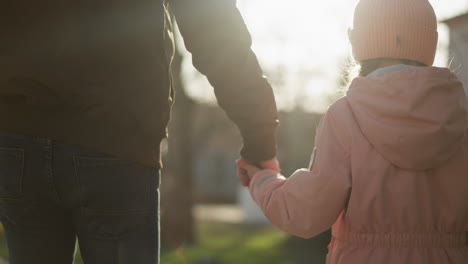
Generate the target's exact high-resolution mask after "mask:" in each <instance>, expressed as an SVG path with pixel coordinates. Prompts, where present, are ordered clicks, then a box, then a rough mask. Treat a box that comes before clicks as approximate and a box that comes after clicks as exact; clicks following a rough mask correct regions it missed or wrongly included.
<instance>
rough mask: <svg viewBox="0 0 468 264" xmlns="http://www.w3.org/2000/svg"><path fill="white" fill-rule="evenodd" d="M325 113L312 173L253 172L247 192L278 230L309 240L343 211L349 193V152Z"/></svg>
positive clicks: (328, 225)
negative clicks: (288, 175)
mask: <svg viewBox="0 0 468 264" xmlns="http://www.w3.org/2000/svg"><path fill="white" fill-rule="evenodd" d="M333 123H334V121H333V119H332V118H331V116H330V114H327V115H326V116H325V117H324V118H323V120H322V122H321V125H320V127H319V131H318V135H317V144H316V147H317V154H316V155H317V156H316V159H315V163H314V165H313V167H312V169H311V170H308V169H300V170H297V171H296V172H295V173H294V174H293V175H292V176H290V177H289V178H288V179H286V178H285V177H283V176H282V175H279V174H277V173H276V172H274V171H272V170H261V171H259V172H258V173H256V174H255V175H254V177H253V179H252V181H251V184H250V187H249V188H250V193H251V195H252V197H253V198H254V200H255V201H256V203H257V204H258V206H259V207H260V208H261V210H262V211H263V213H264V214H265V216H266V217H267V218H268V219H269V220H270V221H271V222H272V223H273V224H274V225H275V226H276V227H278V228H279V229H281V230H283V231H285V232H288V233H290V234H293V235H296V236H299V237H303V238H310V237H313V236H316V235H318V234H320V233H322V232H324V231H326V230H327V229H329V228H330V227H331V226H332V225H333V224H334V222H335V221H336V219H337V218H338V216H339V215H340V213H341V212H342V211H343V210H344V209H345V207H346V204H347V201H348V198H349V195H350V190H351V172H350V171H351V169H350V161H349V155H348V154H347V153H349V152H348V150H347V149H346V147H345V146H344V145H343V141H342V140H343V139H340V138H338V137H337V134H336V128H335V126H334V124H333Z"/></svg>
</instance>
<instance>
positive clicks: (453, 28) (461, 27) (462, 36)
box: [443, 13, 468, 94]
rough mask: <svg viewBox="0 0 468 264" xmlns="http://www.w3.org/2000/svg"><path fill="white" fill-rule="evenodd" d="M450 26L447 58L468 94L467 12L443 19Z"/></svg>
mask: <svg viewBox="0 0 468 264" xmlns="http://www.w3.org/2000/svg"><path fill="white" fill-rule="evenodd" d="M443 22H444V23H445V24H446V25H447V26H448V27H449V28H450V46H449V58H450V68H451V69H452V70H454V71H455V72H456V73H457V74H458V77H459V78H460V80H461V81H462V83H463V85H464V86H465V91H466V92H467V94H468V13H466V14H463V15H459V16H457V17H454V18H451V19H448V20H445V21H443Z"/></svg>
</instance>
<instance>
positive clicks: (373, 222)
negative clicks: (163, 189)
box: [319, 65, 468, 264]
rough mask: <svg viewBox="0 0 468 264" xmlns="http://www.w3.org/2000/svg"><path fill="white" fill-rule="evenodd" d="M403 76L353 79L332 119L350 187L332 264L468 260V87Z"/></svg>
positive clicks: (426, 72) (421, 73) (416, 74)
mask: <svg viewBox="0 0 468 264" xmlns="http://www.w3.org/2000/svg"><path fill="white" fill-rule="evenodd" d="M402 67H405V66H402V65H397V66H393V67H390V68H393V71H396V72H391V73H385V74H381V75H374V76H369V77H366V78H357V79H355V80H354V81H353V83H352V85H351V87H350V89H349V91H348V94H347V96H346V97H345V98H343V99H341V100H340V101H338V102H337V103H335V105H334V106H332V108H331V109H330V111H329V114H331V115H333V119H334V120H335V122H334V124H336V125H337V126H338V127H335V129H334V130H335V131H336V132H337V136H338V137H342V138H345V140H344V141H342V142H344V143H345V148H346V149H347V150H349V153H350V155H349V157H350V170H351V186H352V191H351V194H350V196H349V201H348V204H347V207H346V209H345V211H344V212H343V213H342V214H341V216H340V217H339V219H338V221H337V222H336V223H335V225H334V227H333V240H332V244H331V247H330V256H329V261H330V262H331V263H460V264H461V263H467V261H468V245H467V237H466V236H467V233H466V232H467V230H468V199H467V193H468V137H467V136H468V135H467V132H468V131H467V128H468V126H467V124H468V121H467V120H468V119H467V106H466V100H465V99H464V97H465V95H464V92H463V87H462V85H461V83H460V82H459V81H458V80H457V78H456V77H455V76H454V75H453V74H452V73H451V72H450V71H449V70H447V69H441V68H429V67H423V68H420V67H414V68H413V69H403V70H402V69H401V68H402ZM406 67H407V66H406ZM398 68H400V69H398ZM387 71H388V69H387ZM390 71H392V69H390ZM323 132H325V131H323ZM319 144H320V142H319ZM323 147H324V146H322V148H323ZM325 147H326V146H325Z"/></svg>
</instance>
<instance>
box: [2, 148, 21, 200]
mask: <svg viewBox="0 0 468 264" xmlns="http://www.w3.org/2000/svg"><path fill="white" fill-rule="evenodd" d="M23 167H24V150H22V149H14V148H0V198H20V197H21V195H22V179H23Z"/></svg>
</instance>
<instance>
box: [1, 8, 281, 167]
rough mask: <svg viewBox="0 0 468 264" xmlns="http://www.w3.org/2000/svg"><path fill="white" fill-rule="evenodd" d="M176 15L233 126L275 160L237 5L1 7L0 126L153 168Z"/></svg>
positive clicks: (269, 115)
mask: <svg viewBox="0 0 468 264" xmlns="http://www.w3.org/2000/svg"><path fill="white" fill-rule="evenodd" d="M171 12H173V14H174V15H175V17H176V20H177V23H178V25H179V28H180V31H181V33H182V36H183V37H184V40H185V44H186V47H187V49H188V50H189V51H190V52H191V53H192V54H193V63H194V65H195V66H196V68H197V69H198V70H199V71H200V72H202V73H203V74H205V75H206V76H207V77H208V79H209V81H210V83H211V84H212V85H213V87H214V88H215V94H216V97H217V99H218V102H219V104H220V105H221V107H222V108H223V109H224V110H225V111H226V113H227V115H228V116H229V117H230V118H231V120H233V121H234V122H235V123H236V124H237V125H238V127H239V129H240V131H241V134H242V136H243V139H244V146H243V149H242V152H241V154H242V156H243V157H244V158H247V159H250V160H266V159H270V158H272V157H273V156H275V154H276V149H275V130H276V127H277V126H278V121H277V112H276V104H275V101H274V96H273V92H272V89H271V87H270V85H269V83H268V81H267V80H266V79H265V78H264V77H263V74H262V70H261V68H260V66H259V64H258V62H257V59H256V57H255V55H254V53H253V52H252V51H251V49H250V46H251V38H250V34H249V32H248V31H247V28H246V26H245V24H244V22H243V19H242V17H241V15H240V13H239V11H238V9H237V8H236V3H235V1H234V0H197V1H193V0H169V1H163V0H132V1H128V0H80V1H64V0H41V1H32V0H15V1H8V2H6V3H4V4H3V5H2V8H1V9H0V34H1V39H2V41H0V129H2V130H5V131H12V132H17V133H22V134H26V135H33V136H41V137H49V138H52V139H55V140H60V141H64V142H67V143H70V144H77V145H81V146H83V147H87V148H90V149H94V150H97V151H101V152H105V153H110V154H113V155H116V156H119V157H122V158H126V159H129V160H133V161H137V162H140V163H142V164H146V165H149V166H156V167H160V166H161V163H160V154H159V144H160V142H161V140H162V139H163V138H164V137H165V136H166V126H167V123H168V121H169V113H170V108H171V105H172V101H173V89H172V85H171V72H170V64H171V61H172V56H173V52H174V48H173V41H172V26H171V23H170V22H169V21H170V19H169V17H170V13H171Z"/></svg>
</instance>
